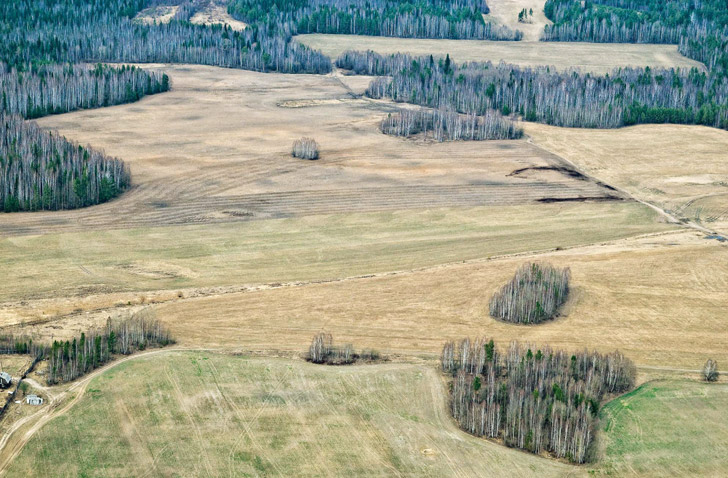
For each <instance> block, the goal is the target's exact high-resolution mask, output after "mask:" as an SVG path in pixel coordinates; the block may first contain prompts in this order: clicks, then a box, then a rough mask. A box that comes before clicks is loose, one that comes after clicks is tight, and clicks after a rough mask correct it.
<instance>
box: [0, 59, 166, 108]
mask: <svg viewBox="0 0 728 478" xmlns="http://www.w3.org/2000/svg"><path fill="white" fill-rule="evenodd" d="M167 90H169V77H168V76H167V75H166V74H163V73H156V72H150V71H146V70H142V69H141V68H137V67H135V66H121V67H113V66H106V65H102V64H100V63H99V64H96V65H95V66H93V67H90V66H88V65H72V64H68V65H59V64H51V65H36V64H30V65H28V68H27V69H22V70H18V69H17V68H3V67H2V66H1V65H0V111H2V112H5V113H10V114H17V115H20V116H23V117H24V118H39V117H41V116H46V115H51V114H59V113H66V112H68V111H73V110H77V109H83V108H98V107H101V106H110V105H118V104H121V103H130V102H134V101H137V100H139V99H140V98H142V97H143V96H145V95H153V94H155V93H161V92H163V91H167Z"/></svg>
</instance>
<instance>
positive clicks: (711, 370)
mask: <svg viewBox="0 0 728 478" xmlns="http://www.w3.org/2000/svg"><path fill="white" fill-rule="evenodd" d="M719 375H720V374H719V373H718V362H716V361H715V360H713V359H708V360H707V361H706V362H705V365H703V379H704V380H705V381H706V382H717V381H718V377H719Z"/></svg>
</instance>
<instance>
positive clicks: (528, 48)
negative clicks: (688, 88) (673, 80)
mask: <svg viewBox="0 0 728 478" xmlns="http://www.w3.org/2000/svg"><path fill="white" fill-rule="evenodd" d="M516 14H517V13H516ZM295 38H296V40H297V41H299V42H301V43H303V44H304V45H307V46H309V47H311V48H314V49H316V50H321V51H322V52H323V53H324V54H325V55H327V56H329V57H331V58H336V57H338V56H339V55H341V54H342V53H343V52H345V51H346V50H361V51H363V50H374V51H376V52H378V53H381V54H392V53H398V52H401V53H409V54H411V55H430V54H432V55H437V56H445V55H446V54H449V55H450V57H451V58H452V59H453V60H455V61H457V62H459V63H462V62H466V61H492V62H494V63H498V62H499V61H501V60H503V61H505V62H506V63H513V64H516V65H521V66H528V67H532V66H539V65H545V66H553V67H555V68H557V69H560V70H565V69H568V68H579V69H581V70H583V71H588V72H593V73H607V72H609V71H611V70H613V69H615V68H619V67H624V66H640V67H644V66H650V67H653V68H660V67H662V68H670V67H680V68H691V67H698V68H703V66H702V64H701V63H699V62H697V61H694V60H691V59H689V58H686V57H684V56H682V55H681V54H680V53H678V51H677V46H676V45H645V44H630V43H612V44H606V43H575V42H569V43H561V42H538V41H532V42H529V41H520V42H509V41H486V40H428V39H413V38H387V37H371V36H360V35H327V34H318V33H317V34H311V35H298V36H296V37H295Z"/></svg>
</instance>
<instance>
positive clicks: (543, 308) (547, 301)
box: [490, 263, 571, 324]
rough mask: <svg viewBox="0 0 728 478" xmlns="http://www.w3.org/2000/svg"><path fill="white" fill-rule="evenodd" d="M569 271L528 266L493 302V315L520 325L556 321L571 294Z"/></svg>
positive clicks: (491, 300)
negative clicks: (554, 319) (560, 309)
mask: <svg viewBox="0 0 728 478" xmlns="http://www.w3.org/2000/svg"><path fill="white" fill-rule="evenodd" d="M570 278H571V271H570V269H569V268H568V267H567V268H564V269H559V268H556V267H553V266H551V265H550V264H539V263H529V264H524V265H522V266H521V267H519V268H518V270H517V271H516V275H515V276H514V277H513V279H511V280H510V282H508V283H507V284H506V285H504V286H503V287H502V288H501V289H500V290H499V291H498V292H496V293H495V294H493V297H492V298H491V299H490V315H492V316H493V317H495V318H498V319H501V320H505V321H506V322H513V323H517V324H537V323H540V322H543V321H545V320H548V319H552V318H554V317H555V316H556V315H557V313H558V309H559V307H561V305H562V304H563V303H564V302H566V299H567V297H568V295H569V280H570Z"/></svg>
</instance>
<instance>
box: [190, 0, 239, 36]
mask: <svg viewBox="0 0 728 478" xmlns="http://www.w3.org/2000/svg"><path fill="white" fill-rule="evenodd" d="M190 22H191V23H196V24H198V25H227V26H229V27H230V28H231V29H233V30H237V31H241V30H245V27H247V24H246V23H245V22H241V21H240V20H236V19H234V18H233V17H231V16H230V14H229V13H228V12H227V8H225V6H224V5H217V4H215V3H214V2H211V3H210V4H208V5H207V6H206V7H205V8H203V9H201V10H199V11H197V12H195V14H194V15H193V16H192V18H190Z"/></svg>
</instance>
